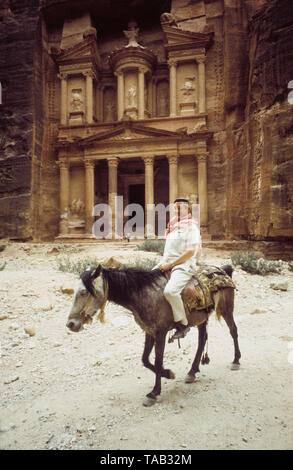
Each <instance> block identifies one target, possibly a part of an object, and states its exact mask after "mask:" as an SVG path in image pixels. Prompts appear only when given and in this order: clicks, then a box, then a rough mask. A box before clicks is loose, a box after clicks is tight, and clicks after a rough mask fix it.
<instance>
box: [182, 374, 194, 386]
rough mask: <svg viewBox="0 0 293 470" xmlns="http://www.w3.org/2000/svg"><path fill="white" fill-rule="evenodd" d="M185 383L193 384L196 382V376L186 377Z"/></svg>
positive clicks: (188, 375)
mask: <svg viewBox="0 0 293 470" xmlns="http://www.w3.org/2000/svg"><path fill="white" fill-rule="evenodd" d="M184 382H185V383H186V384H193V382H195V375H190V374H187V376H186V377H185V380H184Z"/></svg>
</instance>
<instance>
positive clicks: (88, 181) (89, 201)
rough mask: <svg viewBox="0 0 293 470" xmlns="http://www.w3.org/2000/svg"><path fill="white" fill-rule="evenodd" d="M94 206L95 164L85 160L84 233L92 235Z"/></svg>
mask: <svg viewBox="0 0 293 470" xmlns="http://www.w3.org/2000/svg"><path fill="white" fill-rule="evenodd" d="M94 205H95V164H94V162H93V160H90V159H86V160H85V232H86V233H87V234H91V233H92V227H93V223H94V217H93V209H94Z"/></svg>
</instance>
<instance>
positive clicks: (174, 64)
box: [168, 59, 178, 67]
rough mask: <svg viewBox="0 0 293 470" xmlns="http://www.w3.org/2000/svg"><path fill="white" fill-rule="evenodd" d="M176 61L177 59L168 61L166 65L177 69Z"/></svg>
mask: <svg viewBox="0 0 293 470" xmlns="http://www.w3.org/2000/svg"><path fill="white" fill-rule="evenodd" d="M177 63H178V60H177V59H169V60H168V65H169V67H177Z"/></svg>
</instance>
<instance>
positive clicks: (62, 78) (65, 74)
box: [57, 72, 69, 80]
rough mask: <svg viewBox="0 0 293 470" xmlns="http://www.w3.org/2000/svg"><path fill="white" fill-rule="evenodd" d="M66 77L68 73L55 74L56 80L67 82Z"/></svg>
mask: <svg viewBox="0 0 293 470" xmlns="http://www.w3.org/2000/svg"><path fill="white" fill-rule="evenodd" d="M68 75H69V73H68V72H59V73H57V78H59V79H60V80H67V78H68Z"/></svg>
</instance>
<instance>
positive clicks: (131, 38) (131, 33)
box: [123, 21, 142, 47]
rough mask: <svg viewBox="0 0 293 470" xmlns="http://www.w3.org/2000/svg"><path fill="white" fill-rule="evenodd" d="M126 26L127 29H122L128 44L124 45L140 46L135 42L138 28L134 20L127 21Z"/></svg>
mask: <svg viewBox="0 0 293 470" xmlns="http://www.w3.org/2000/svg"><path fill="white" fill-rule="evenodd" d="M127 26H128V29H126V30H125V31H123V33H124V36H125V37H126V38H127V39H128V44H127V46H125V47H142V46H141V45H140V44H138V42H137V40H138V33H139V28H138V27H137V23H136V21H129V23H128V25H127Z"/></svg>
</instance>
